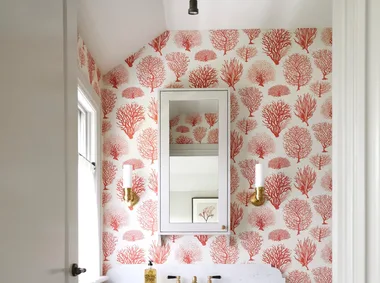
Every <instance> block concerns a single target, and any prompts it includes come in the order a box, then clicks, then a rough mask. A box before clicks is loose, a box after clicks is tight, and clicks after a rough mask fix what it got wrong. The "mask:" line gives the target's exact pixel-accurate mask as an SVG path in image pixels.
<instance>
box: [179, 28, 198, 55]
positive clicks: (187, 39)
mask: <svg viewBox="0 0 380 283" xmlns="http://www.w3.org/2000/svg"><path fill="white" fill-rule="evenodd" d="M174 41H175V43H176V44H177V46H178V47H179V48H185V50H186V51H191V48H194V47H196V46H200V45H201V44H202V37H201V33H200V32H199V31H195V30H188V31H182V30H181V31H179V32H177V34H176V35H175V37H174Z"/></svg>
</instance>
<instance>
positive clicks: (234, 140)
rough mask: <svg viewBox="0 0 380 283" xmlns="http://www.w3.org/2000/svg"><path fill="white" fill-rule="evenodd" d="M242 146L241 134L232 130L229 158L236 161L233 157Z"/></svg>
mask: <svg viewBox="0 0 380 283" xmlns="http://www.w3.org/2000/svg"><path fill="white" fill-rule="evenodd" d="M242 147H243V136H241V135H240V134H239V133H238V132H237V131H235V130H233V131H232V132H231V134H230V158H231V159H232V160H233V161H234V163H236V161H235V157H236V156H237V155H238V154H239V153H240V150H241V149H242Z"/></svg>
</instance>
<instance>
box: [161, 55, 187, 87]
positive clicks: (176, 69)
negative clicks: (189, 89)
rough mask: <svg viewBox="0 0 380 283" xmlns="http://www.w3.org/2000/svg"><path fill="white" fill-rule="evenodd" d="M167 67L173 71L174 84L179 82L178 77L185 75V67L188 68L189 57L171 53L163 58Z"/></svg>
mask: <svg viewBox="0 0 380 283" xmlns="http://www.w3.org/2000/svg"><path fill="white" fill-rule="evenodd" d="M165 58H166V61H167V63H168V67H169V68H170V70H172V71H173V73H174V75H175V76H176V82H180V77H182V76H183V75H185V74H186V71H187V67H188V66H189V62H190V60H189V57H187V56H186V54H185V53H182V52H172V53H169V54H167V55H166V56H165Z"/></svg>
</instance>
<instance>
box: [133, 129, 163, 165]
mask: <svg viewBox="0 0 380 283" xmlns="http://www.w3.org/2000/svg"><path fill="white" fill-rule="evenodd" d="M157 138H158V131H157V130H156V129H153V128H147V129H145V130H143V131H142V133H141V134H140V135H139V137H138V139H137V148H138V150H139V152H140V155H141V157H143V158H145V159H148V160H151V162H152V164H153V163H154V161H155V160H157V158H158V151H157Z"/></svg>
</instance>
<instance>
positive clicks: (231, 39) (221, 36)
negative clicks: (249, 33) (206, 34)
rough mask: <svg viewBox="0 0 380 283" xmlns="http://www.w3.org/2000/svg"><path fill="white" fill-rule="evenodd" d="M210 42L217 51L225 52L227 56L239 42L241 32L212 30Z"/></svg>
mask: <svg viewBox="0 0 380 283" xmlns="http://www.w3.org/2000/svg"><path fill="white" fill-rule="evenodd" d="M210 40H211V44H212V46H214V48H215V49H217V50H222V51H224V55H226V54H227V51H230V50H232V49H234V48H235V46H236V45H237V43H238V42H239V31H238V30H236V29H224V30H211V31H210Z"/></svg>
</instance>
